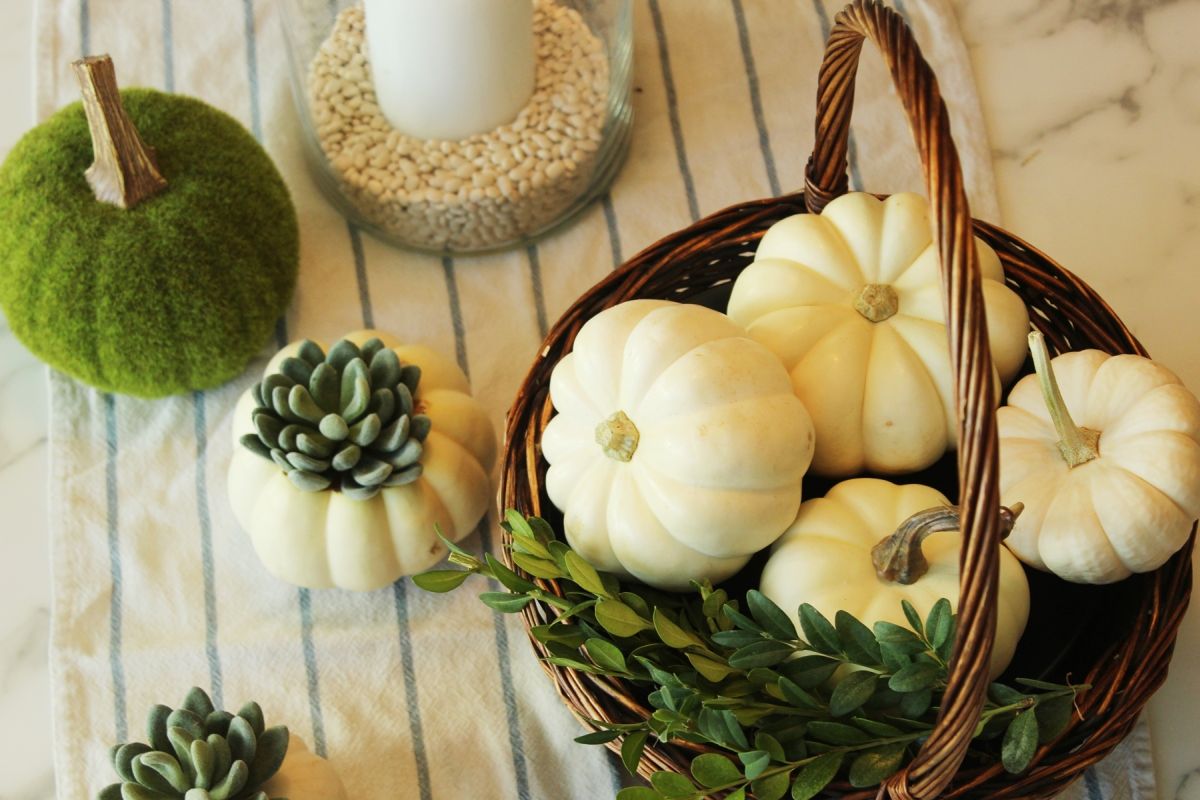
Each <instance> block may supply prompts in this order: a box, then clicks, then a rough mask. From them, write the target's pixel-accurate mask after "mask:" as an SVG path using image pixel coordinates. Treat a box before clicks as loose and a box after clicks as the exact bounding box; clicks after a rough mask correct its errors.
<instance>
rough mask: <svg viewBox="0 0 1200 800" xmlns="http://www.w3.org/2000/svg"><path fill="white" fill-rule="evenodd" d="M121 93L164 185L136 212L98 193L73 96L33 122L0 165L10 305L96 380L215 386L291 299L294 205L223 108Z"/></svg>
mask: <svg viewBox="0 0 1200 800" xmlns="http://www.w3.org/2000/svg"><path fill="white" fill-rule="evenodd" d="M114 92H115V83H114ZM121 99H122V101H123V105H124V107H125V109H126V110H127V112H128V115H129V118H130V119H131V120H132V122H133V125H134V127H135V128H136V129H137V131H138V132H140V134H141V138H142V140H144V141H145V143H146V144H147V145H149V146H150V147H151V148H153V151H154V154H153V155H154V156H155V158H156V161H157V165H158V170H159V172H160V173H161V174H162V176H163V177H164V178H165V179H166V181H167V188H166V189H165V190H163V191H162V192H161V193H159V194H156V195H155V196H153V197H150V198H148V199H146V200H144V201H142V202H140V203H139V204H137V205H136V206H134V207H132V208H129V209H123V208H120V207H118V206H116V205H110V204H108V203H103V202H100V201H98V200H97V199H96V196H95V195H94V194H93V191H92V189H91V188H90V187H89V183H88V180H87V179H85V177H84V172H85V170H87V169H88V166H89V164H91V163H92V159H93V149H92V140H91V136H90V135H89V127H88V120H87V118H86V116H85V112H84V108H83V107H82V105H81V104H79V103H76V104H74V105H71V106H68V107H66V108H64V109H62V110H61V111H59V112H57V113H56V114H55V115H54V116H52V117H50V119H48V120H47V121H46V122H45V123H43V124H42V125H39V126H38V127H36V128H34V129H33V130H31V131H30V132H29V133H27V134H26V135H25V136H24V138H22V139H21V141H20V142H18V144H17V145H16V147H14V148H13V150H12V152H11V153H10V155H9V157H8V159H7V161H5V163H4V165H3V167H0V306H3V309H4V313H5V314H6V315H7V318H8V322H9V325H10V326H11V328H12V330H13V332H14V333H15V334H16V335H17V337H18V338H19V339H20V340H21V341H22V342H23V343H24V344H25V345H26V346H27V347H28V348H29V349H30V350H31V351H33V353H34V354H35V355H37V356H38V357H39V358H41V359H43V360H44V361H46V362H47V363H48V364H50V365H51V366H53V367H55V368H57V369H59V370H61V371H62V372H65V373H67V374H68V375H72V376H74V377H75V378H78V379H79V380H81V381H84V382H86V383H89V384H91V385H93V386H95V387H97V388H99V389H103V390H106V391H114V392H121V393H124V394H131V395H138V396H143V397H158V396H163V395H169V394H176V393H179V392H184V391H188V390H194V389H205V388H209V387H213V386H217V385H219V384H221V383H224V382H225V381H227V380H229V379H230V378H232V377H233V376H235V375H237V374H238V373H240V372H241V371H242V370H243V368H244V367H245V365H246V363H247V362H248V361H249V360H250V359H251V358H253V357H254V356H255V355H256V354H257V353H258V352H259V351H260V350H261V348H262V347H263V345H264V344H265V343H266V342H267V340H268V339H269V337H270V333H271V331H272V330H273V328H274V326H275V323H276V320H277V319H278V318H279V317H280V315H281V314H282V313H283V311H284V309H285V308H286V307H287V304H288V302H289V300H290V298H291V295H292V290H293V288H294V286H295V282H296V273H297V263H298V255H299V233H298V226H297V222H296V213H295V209H294V208H293V206H292V202H291V199H290V197H289V196H288V191H287V187H286V186H285V185H284V183H283V180H282V179H281V178H280V176H279V173H278V172H277V171H276V169H275V166H274V165H273V164H272V162H271V159H270V158H269V157H268V156H267V154H266V152H265V151H264V150H263V149H262V147H260V146H259V144H258V143H257V142H256V141H255V140H254V138H253V137H252V136H251V135H250V134H249V133H248V132H247V131H246V130H245V128H243V127H242V126H241V125H240V124H239V123H238V122H237V121H236V120H234V119H233V118H232V117H230V116H229V115H227V114H225V113H223V112H221V111H218V110H217V109H215V108H213V107H211V106H209V105H207V104H205V103H203V102H201V101H199V100H196V99H193V98H189V97H184V96H181V95H173V94H166V93H163V92H158V91H154V90H148V89H131V90H127V91H123V92H121Z"/></svg>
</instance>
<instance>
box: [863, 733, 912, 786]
mask: <svg viewBox="0 0 1200 800" xmlns="http://www.w3.org/2000/svg"><path fill="white" fill-rule="evenodd" d="M903 763H904V745H903V744H901V743H896V744H888V745H884V746H882V747H874V748H871V749H870V750H868V751H866V752H865V753H863V754H862V755H860V756H859V757H858V758H856V759H854V761H853V762H851V764H850V784H851V785H852V786H856V787H858V788H860V789H861V788H863V787H866V786H876V785H878V784H880V783H883V781H885V780H887V779H888V778H889V777H891V776H892V775H893V774H894V773H895V772H896V770H898V769H900V767H901V765H902V764H903Z"/></svg>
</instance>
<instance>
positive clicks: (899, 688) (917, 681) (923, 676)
mask: <svg viewBox="0 0 1200 800" xmlns="http://www.w3.org/2000/svg"><path fill="white" fill-rule="evenodd" d="M941 674H942V670H941V668H940V667H938V666H937V665H936V664H930V663H928V662H921V661H918V662H915V663H912V664H909V665H908V666H907V667H905V668H904V669H902V670H900V671H899V672H897V673H896V674H895V675H893V676H892V677H891V678H890V679H888V688H889V689H891V690H892V691H893V692H901V693H903V692H921V691H924V690H926V689H932V688H933V686H934V684H936V683H937V682H938V678H939V677H940V676H941Z"/></svg>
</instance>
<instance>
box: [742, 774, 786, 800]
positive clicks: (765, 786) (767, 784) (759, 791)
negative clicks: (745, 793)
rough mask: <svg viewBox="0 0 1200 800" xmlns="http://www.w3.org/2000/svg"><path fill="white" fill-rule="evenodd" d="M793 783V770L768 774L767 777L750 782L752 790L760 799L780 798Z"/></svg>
mask: <svg viewBox="0 0 1200 800" xmlns="http://www.w3.org/2000/svg"><path fill="white" fill-rule="evenodd" d="M791 783H792V773H791V772H776V773H775V774H774V775H768V776H766V777H765V778H759V779H758V780H756V781H754V783H752V784H750V791H752V792H754V796H755V797H756V798H758V800H779V798H781V797H783V796H784V795H785V794H787V791H788V787H789V786H791Z"/></svg>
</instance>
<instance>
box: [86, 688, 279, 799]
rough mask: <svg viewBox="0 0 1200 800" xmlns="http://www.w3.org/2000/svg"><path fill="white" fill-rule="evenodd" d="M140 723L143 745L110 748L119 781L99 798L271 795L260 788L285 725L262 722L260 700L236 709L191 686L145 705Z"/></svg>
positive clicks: (272, 769)
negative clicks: (173, 699)
mask: <svg viewBox="0 0 1200 800" xmlns="http://www.w3.org/2000/svg"><path fill="white" fill-rule="evenodd" d="M146 728H147V732H146V735H147V737H148V738H149V739H150V743H149V744H146V743H144V742H129V743H126V744H119V745H117V746H115V747H113V749H112V752H111V757H112V760H113V766H114V767H115V768H116V770H117V775H119V776H120V777H121V782H120V783H114V784H112V785H110V786H107V787H105V788H104V789H103V790H102V791H101V792H100V794H99V795H98V796H97V800H180V799H181V800H269V798H268V797H267V794H266V792H264V791H262V788H261V787H262V785H263V784H264V783H266V782H267V781H268V780H270V778H271V776H272V775H274V774H275V773H276V772H278V771H279V767H280V765H281V764H283V757H284V756H285V755H286V754H287V748H288V729H287V728H286V727H284V726H282V725H278V726H276V727H274V728H266V727H265V725H264V723H263V713H262V709H261V708H259V706H258V703H254V702H250V703H246V705H244V706H242V708H241V710H239V711H238V713H237V715H236V716H235V715H233V714H230V713H229V712H228V711H220V710H217V709H216V708H214V706H213V703H212V700H211V699H210V698H209V696H208V695H207V694H206V693H205V692H204V690H202V689H199V688H195V687H193V688H192V690H191V691H190V692H188V694H187V697H185V698H184V700H183V705H182V706H181V707H180V708H176V709H172V708H169V707H167V706H163V705H157V706H155V707H154V708H152V709H150V714H149V716H148V718H147V720H146ZM276 800H279V799H278V798H277V799H276Z"/></svg>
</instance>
